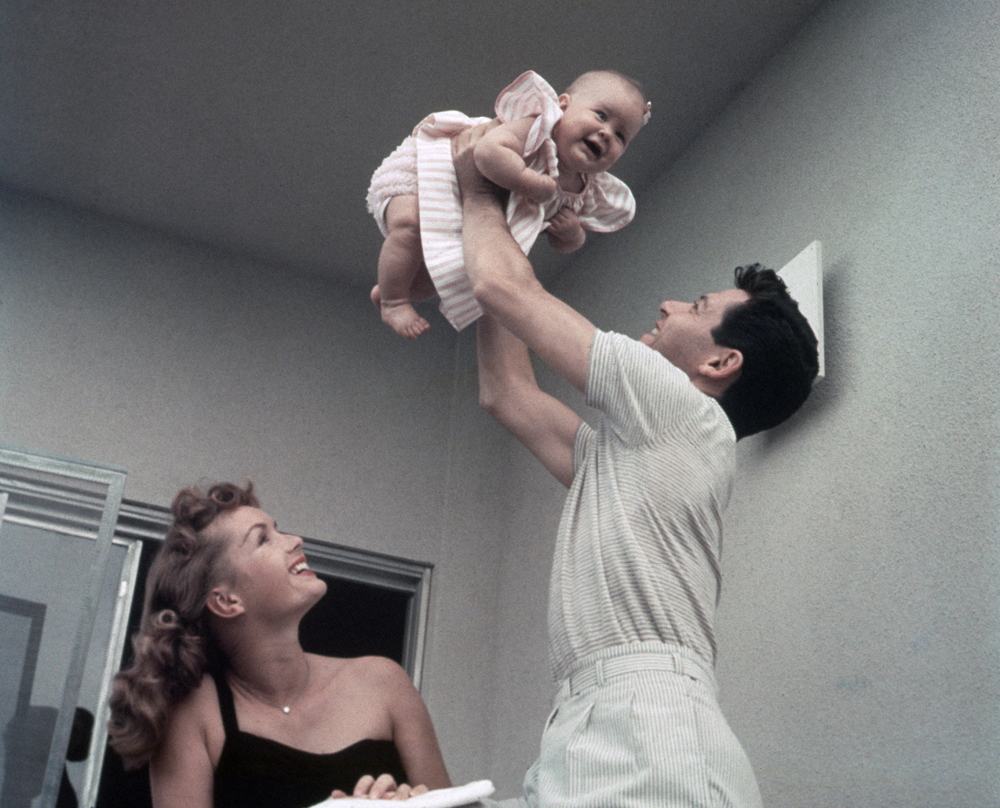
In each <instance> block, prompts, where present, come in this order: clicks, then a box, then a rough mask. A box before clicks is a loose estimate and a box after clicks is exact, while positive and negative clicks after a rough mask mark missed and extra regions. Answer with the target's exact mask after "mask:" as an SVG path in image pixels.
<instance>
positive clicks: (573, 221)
mask: <svg viewBox="0 0 1000 808" xmlns="http://www.w3.org/2000/svg"><path fill="white" fill-rule="evenodd" d="M545 235H546V237H547V238H548V240H549V246H551V247H552V249H553V250H555V251H556V252H560V253H571V252H576V251H577V250H579V249H580V248H581V247H582V246H583V243H584V242H585V241H586V240H587V233H586V231H585V230H584V229H583V225H582V224H580V218H579V217H578V216H577V215H576V214H575V213H574V212H573V210H572V209H571V208H569V207H562V208H559V210H558V211H557V212H556V215H555V216H553V217H552V218H551V219H549V222H548V228H547V229H546V230H545Z"/></svg>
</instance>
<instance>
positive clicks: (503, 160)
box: [473, 118, 558, 202]
mask: <svg viewBox="0 0 1000 808" xmlns="http://www.w3.org/2000/svg"><path fill="white" fill-rule="evenodd" d="M534 122H535V119H534V118H521V119H519V120H516V121H509V122H508V123H502V124H500V126H498V127H496V128H495V129H491V130H490V131H488V132H487V133H486V134H485V135H483V137H482V139H481V140H480V141H479V142H478V143H477V144H476V146H475V151H474V152H473V156H474V157H475V160H476V168H478V169H479V171H480V172H481V173H482V175H483V176H484V177H486V178H487V179H489V180H491V181H492V182H495V183H496V184H497V185H499V186H500V187H501V188H506V189H507V190H508V191H513V192H514V193H518V194H520V195H521V196H525V197H527V198H528V199H530V200H532V201H533V202H545V201H547V200H549V199H551V198H552V197H553V196H554V195H555V193H556V191H557V190H558V186H557V185H556V181H555V180H554V179H553V178H552V177H547V176H546V175H544V174H539V173H538V172H537V171H532V170H531V169H530V168H528V167H527V166H526V165H525V163H524V158H523V157H522V156H521V154H522V152H523V151H524V144H525V143H526V142H527V139H528V133H529V132H530V131H531V126H532V124H533V123H534Z"/></svg>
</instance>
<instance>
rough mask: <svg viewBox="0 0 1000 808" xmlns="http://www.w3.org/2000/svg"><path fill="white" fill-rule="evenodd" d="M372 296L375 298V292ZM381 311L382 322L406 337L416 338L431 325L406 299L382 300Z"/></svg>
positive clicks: (380, 302)
mask: <svg viewBox="0 0 1000 808" xmlns="http://www.w3.org/2000/svg"><path fill="white" fill-rule="evenodd" d="M377 288H378V287H376V289H377ZM372 298H373V300H374V294H373V296H372ZM379 311H381V312H382V322H383V323H385V324H386V325H387V326H389V328H391V329H392V330H393V331H395V332H396V333H397V334H399V336H401V337H406V339H416V338H417V337H419V336H420V335H421V334H423V333H424V332H425V331H426V330H427V329H428V328H430V327H431V324H430V323H428V322H427V321H426V320H425V319H424V318H423V317H421V316H420V315H419V314H417V310H416V309H415V308H413V306H411V305H410V303H409V301H406V300H380V301H379Z"/></svg>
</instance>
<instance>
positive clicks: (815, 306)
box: [778, 241, 826, 381]
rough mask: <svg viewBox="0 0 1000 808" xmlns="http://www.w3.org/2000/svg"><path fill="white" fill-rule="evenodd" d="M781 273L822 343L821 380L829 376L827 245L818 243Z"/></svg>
mask: <svg viewBox="0 0 1000 808" xmlns="http://www.w3.org/2000/svg"><path fill="white" fill-rule="evenodd" d="M778 274H779V275H780V276H781V278H782V280H784V282H785V284H786V285H787V286H788V291H789V292H790V293H791V295H792V297H794V298H795V300H796V302H797V303H798V304H799V311H801V312H802V314H803V315H804V316H805V318H806V319H807V320H808V321H809V325H811V326H812V330H813V333H815V334H816V339H817V340H818V341H819V345H818V346H817V348H818V351H819V373H818V374H817V375H816V381H819V380H820V379H822V378H823V377H824V376H825V375H826V363H825V362H824V360H823V245H822V244H820V242H818V241H814V242H813V243H812V244H810V245H809V246H808V247H806V248H805V249H804V250H803V251H802V252H800V253H799V254H798V255H796V256H795V257H794V258H793V259H792V260H791V261H789V262H788V263H787V264H785V265H784V266H783V267H782V268H781V269H780V270H778Z"/></svg>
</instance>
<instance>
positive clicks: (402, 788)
mask: <svg viewBox="0 0 1000 808" xmlns="http://www.w3.org/2000/svg"><path fill="white" fill-rule="evenodd" d="M428 790H429V789H428V788H427V786H410V785H409V784H408V783H399V784H397V783H396V779H395V778H394V777H393V776H392V775H391V774H383V775H381V776H379V777H378V778H375V777H372V776H371V775H370V774H366V775H365V776H364V777H362V778H361V779H360V780H358V783H357V785H355V786H354V793H353V794H351V796H352V797H362V798H363V799H366V800H397V801H399V800H408V799H409V798H410V797H416V796H417V795H419V794H426V793H427V792H428ZM330 796H332V797H346V796H347V795H346V794H345V793H344V792H343V791H340V790H339V789H336V790H335V791H334V792H333V794H331V795H330Z"/></svg>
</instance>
